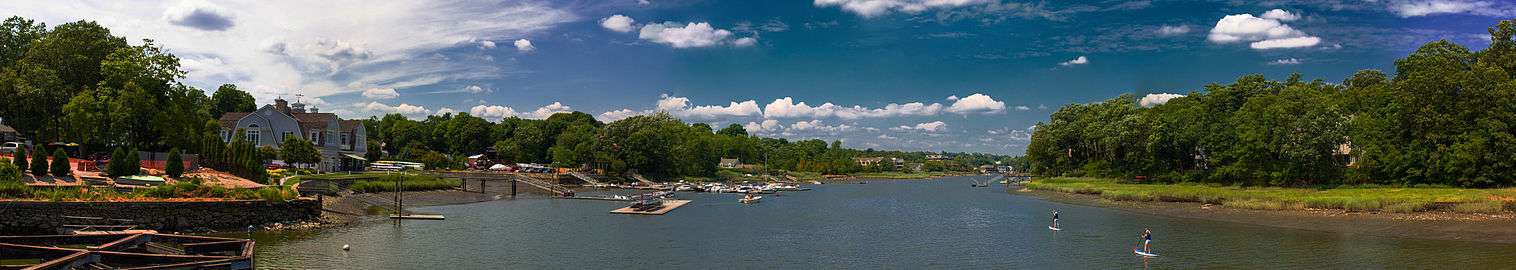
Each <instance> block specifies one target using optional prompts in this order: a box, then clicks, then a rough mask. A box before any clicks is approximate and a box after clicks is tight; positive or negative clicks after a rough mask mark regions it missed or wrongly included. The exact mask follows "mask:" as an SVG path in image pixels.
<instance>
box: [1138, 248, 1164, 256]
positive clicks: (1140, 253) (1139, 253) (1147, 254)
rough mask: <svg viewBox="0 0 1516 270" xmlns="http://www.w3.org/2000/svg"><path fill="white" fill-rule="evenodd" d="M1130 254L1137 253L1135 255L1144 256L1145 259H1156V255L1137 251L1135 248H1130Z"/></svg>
mask: <svg viewBox="0 0 1516 270" xmlns="http://www.w3.org/2000/svg"><path fill="white" fill-rule="evenodd" d="M1132 253H1137V255H1142V256H1146V257H1158V254H1153V253H1147V252H1143V251H1142V250H1141V249H1137V248H1132Z"/></svg>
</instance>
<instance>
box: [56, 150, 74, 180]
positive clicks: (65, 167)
mask: <svg viewBox="0 0 1516 270" xmlns="http://www.w3.org/2000/svg"><path fill="white" fill-rule="evenodd" d="M73 170H74V167H73V165H72V164H71V163H70V162H69V160H68V153H67V152H64V151H63V148H58V149H54V150H53V164H52V173H53V176H57V177H66V176H69V175H71V174H73Z"/></svg>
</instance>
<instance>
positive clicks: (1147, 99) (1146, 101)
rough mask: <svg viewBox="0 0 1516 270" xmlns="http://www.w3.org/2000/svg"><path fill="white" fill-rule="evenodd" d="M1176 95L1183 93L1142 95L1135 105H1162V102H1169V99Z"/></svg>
mask: <svg viewBox="0 0 1516 270" xmlns="http://www.w3.org/2000/svg"><path fill="white" fill-rule="evenodd" d="M1177 97H1184V95H1180V94H1169V93H1159V94H1148V95H1147V96H1143V97H1142V99H1141V100H1138V101H1137V105H1141V106H1142V107H1153V106H1158V105H1163V104H1164V103H1169V100H1170V99H1174V98H1177Z"/></svg>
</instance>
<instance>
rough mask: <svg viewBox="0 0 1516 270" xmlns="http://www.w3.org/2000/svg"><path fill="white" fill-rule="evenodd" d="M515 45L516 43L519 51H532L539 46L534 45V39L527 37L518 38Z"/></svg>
mask: <svg viewBox="0 0 1516 270" xmlns="http://www.w3.org/2000/svg"><path fill="white" fill-rule="evenodd" d="M515 45H516V50H517V51H523V52H530V51H534V50H537V46H532V41H531V40H527V39H524V38H523V39H517V40H516V42H515Z"/></svg>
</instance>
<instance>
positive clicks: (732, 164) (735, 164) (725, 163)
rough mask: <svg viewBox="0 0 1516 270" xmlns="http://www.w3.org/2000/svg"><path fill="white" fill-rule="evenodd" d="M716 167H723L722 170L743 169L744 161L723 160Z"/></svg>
mask: <svg viewBox="0 0 1516 270" xmlns="http://www.w3.org/2000/svg"><path fill="white" fill-rule="evenodd" d="M716 166H717V167H721V168H722V169H736V168H740V167H742V160H740V159H735V158H723V159H721V162H720V163H717V164H716Z"/></svg>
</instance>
